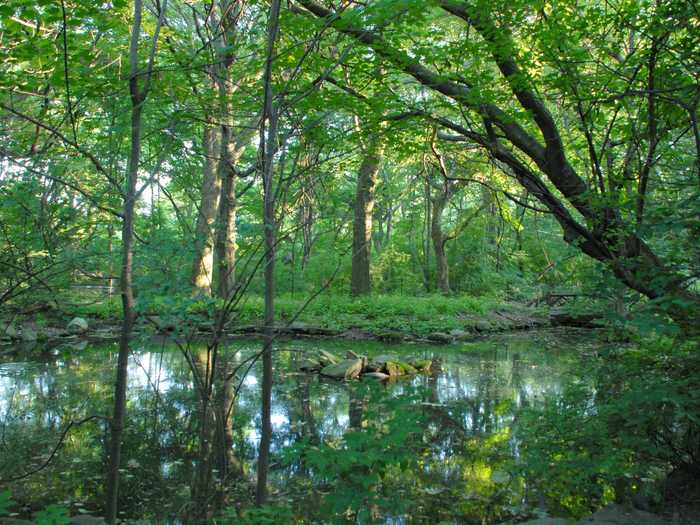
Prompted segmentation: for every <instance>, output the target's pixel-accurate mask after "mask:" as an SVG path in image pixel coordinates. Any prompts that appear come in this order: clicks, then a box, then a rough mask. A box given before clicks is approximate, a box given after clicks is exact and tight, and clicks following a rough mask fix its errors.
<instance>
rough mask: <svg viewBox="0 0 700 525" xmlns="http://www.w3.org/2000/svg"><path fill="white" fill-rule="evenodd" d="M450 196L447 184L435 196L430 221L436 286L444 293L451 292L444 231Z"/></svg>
mask: <svg viewBox="0 0 700 525" xmlns="http://www.w3.org/2000/svg"><path fill="white" fill-rule="evenodd" d="M449 198H450V190H449V188H448V187H447V186H446V187H445V188H444V189H442V190H441V192H440V193H439V194H438V195H437V196H436V197H435V198H433V213H432V218H431V223H430V237H431V239H432V241H433V249H434V250H435V286H436V288H437V289H438V290H440V291H441V292H442V293H444V294H449V293H450V274H449V265H448V262H447V253H446V252H445V244H446V243H447V239H445V235H444V234H443V232H442V213H443V211H444V209H445V205H446V204H447V201H448V199H449Z"/></svg>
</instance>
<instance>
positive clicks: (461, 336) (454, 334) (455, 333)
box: [450, 328, 470, 341]
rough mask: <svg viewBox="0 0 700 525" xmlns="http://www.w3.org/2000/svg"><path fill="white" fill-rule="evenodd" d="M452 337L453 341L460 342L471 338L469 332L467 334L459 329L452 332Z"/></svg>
mask: <svg viewBox="0 0 700 525" xmlns="http://www.w3.org/2000/svg"><path fill="white" fill-rule="evenodd" d="M450 337H452V338H453V339H457V340H458V341H461V340H463V339H468V338H469V337H470V335H469V332H465V331H464V330H460V329H458V328H456V329H454V330H450Z"/></svg>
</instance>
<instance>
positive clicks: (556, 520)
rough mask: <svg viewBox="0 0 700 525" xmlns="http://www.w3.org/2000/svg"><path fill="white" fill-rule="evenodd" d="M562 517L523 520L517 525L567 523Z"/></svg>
mask: <svg viewBox="0 0 700 525" xmlns="http://www.w3.org/2000/svg"><path fill="white" fill-rule="evenodd" d="M568 524H569V522H568V521H567V520H565V519H564V518H538V519H536V520H530V521H525V522H522V523H518V524H517V525H568Z"/></svg>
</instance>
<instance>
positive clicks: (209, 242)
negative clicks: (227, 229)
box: [192, 123, 221, 295]
mask: <svg viewBox="0 0 700 525" xmlns="http://www.w3.org/2000/svg"><path fill="white" fill-rule="evenodd" d="M203 148H204V155H205V161H204V178H203V181H202V197H201V200H200V204H199V213H198V214H197V226H196V228H195V239H194V242H195V254H194V260H193V262H192V287H193V292H194V293H195V295H211V293H212V289H211V287H212V282H213V273H214V222H215V221H216V214H217V210H218V208H219V198H220V193H221V177H220V176H219V161H218V159H219V154H220V131H219V129H218V127H217V126H215V125H213V124H212V123H207V124H205V128H204V139H203Z"/></svg>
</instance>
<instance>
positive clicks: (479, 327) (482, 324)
mask: <svg viewBox="0 0 700 525" xmlns="http://www.w3.org/2000/svg"><path fill="white" fill-rule="evenodd" d="M474 330H476V331H477V332H490V331H491V330H493V325H492V324H491V323H489V322H488V321H486V320H484V319H478V320H477V321H476V322H475V323H474Z"/></svg>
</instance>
